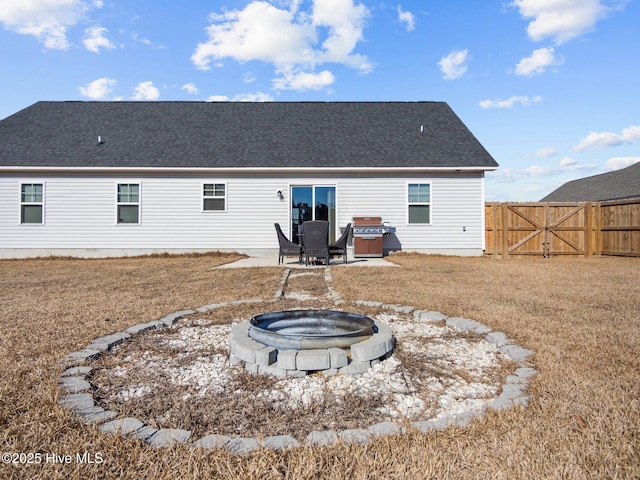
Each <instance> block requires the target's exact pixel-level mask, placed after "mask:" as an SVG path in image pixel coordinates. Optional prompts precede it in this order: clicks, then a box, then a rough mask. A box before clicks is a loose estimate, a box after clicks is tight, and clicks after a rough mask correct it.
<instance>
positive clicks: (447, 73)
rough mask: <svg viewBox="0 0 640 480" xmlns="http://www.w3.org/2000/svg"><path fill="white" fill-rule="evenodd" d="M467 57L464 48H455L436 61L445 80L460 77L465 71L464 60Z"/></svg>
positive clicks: (467, 54)
mask: <svg viewBox="0 0 640 480" xmlns="http://www.w3.org/2000/svg"><path fill="white" fill-rule="evenodd" d="M468 58H469V52H468V51H467V49H466V48H465V49H464V50H456V51H453V52H451V53H450V54H449V55H447V56H446V57H442V58H441V59H440V61H439V62H438V65H440V71H441V72H442V76H443V77H444V79H445V80H455V79H456V78H460V77H461V76H462V75H464V73H465V72H466V71H467V65H465V62H466V61H467V60H468Z"/></svg>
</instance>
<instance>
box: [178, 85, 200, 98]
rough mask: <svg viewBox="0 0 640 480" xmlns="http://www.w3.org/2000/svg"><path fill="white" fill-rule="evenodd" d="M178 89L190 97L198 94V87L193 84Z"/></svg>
mask: <svg viewBox="0 0 640 480" xmlns="http://www.w3.org/2000/svg"><path fill="white" fill-rule="evenodd" d="M180 88H182V90H184V91H185V92H187V93H190V94H191V95H197V94H198V87H196V84H195V83H185V84H184V85H182V87H180Z"/></svg>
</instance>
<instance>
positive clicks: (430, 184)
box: [404, 180, 433, 226]
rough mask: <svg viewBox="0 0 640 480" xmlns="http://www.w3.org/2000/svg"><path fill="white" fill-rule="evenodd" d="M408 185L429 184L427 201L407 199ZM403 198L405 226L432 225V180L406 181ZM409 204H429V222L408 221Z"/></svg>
mask: <svg viewBox="0 0 640 480" xmlns="http://www.w3.org/2000/svg"><path fill="white" fill-rule="evenodd" d="M409 185H429V201H428V202H410V201H409ZM404 199H405V202H406V211H405V214H406V217H405V218H406V224H407V226H428V225H433V182H432V181H430V180H414V181H410V182H407V183H406V188H405V193H404ZM410 205H429V223H410V222H409V206H410Z"/></svg>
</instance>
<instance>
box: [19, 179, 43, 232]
mask: <svg viewBox="0 0 640 480" xmlns="http://www.w3.org/2000/svg"><path fill="white" fill-rule="evenodd" d="M43 190H44V189H43V184H42V183H23V184H22V185H21V186H20V223H35V224H42V223H44V221H43V217H44V216H43V210H44V196H43Z"/></svg>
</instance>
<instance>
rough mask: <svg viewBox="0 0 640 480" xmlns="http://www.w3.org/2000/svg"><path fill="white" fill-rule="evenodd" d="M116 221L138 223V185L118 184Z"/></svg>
mask: <svg viewBox="0 0 640 480" xmlns="http://www.w3.org/2000/svg"><path fill="white" fill-rule="evenodd" d="M117 204H118V206H117V209H118V223H140V185H139V184H137V183H119V184H118V198H117Z"/></svg>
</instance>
